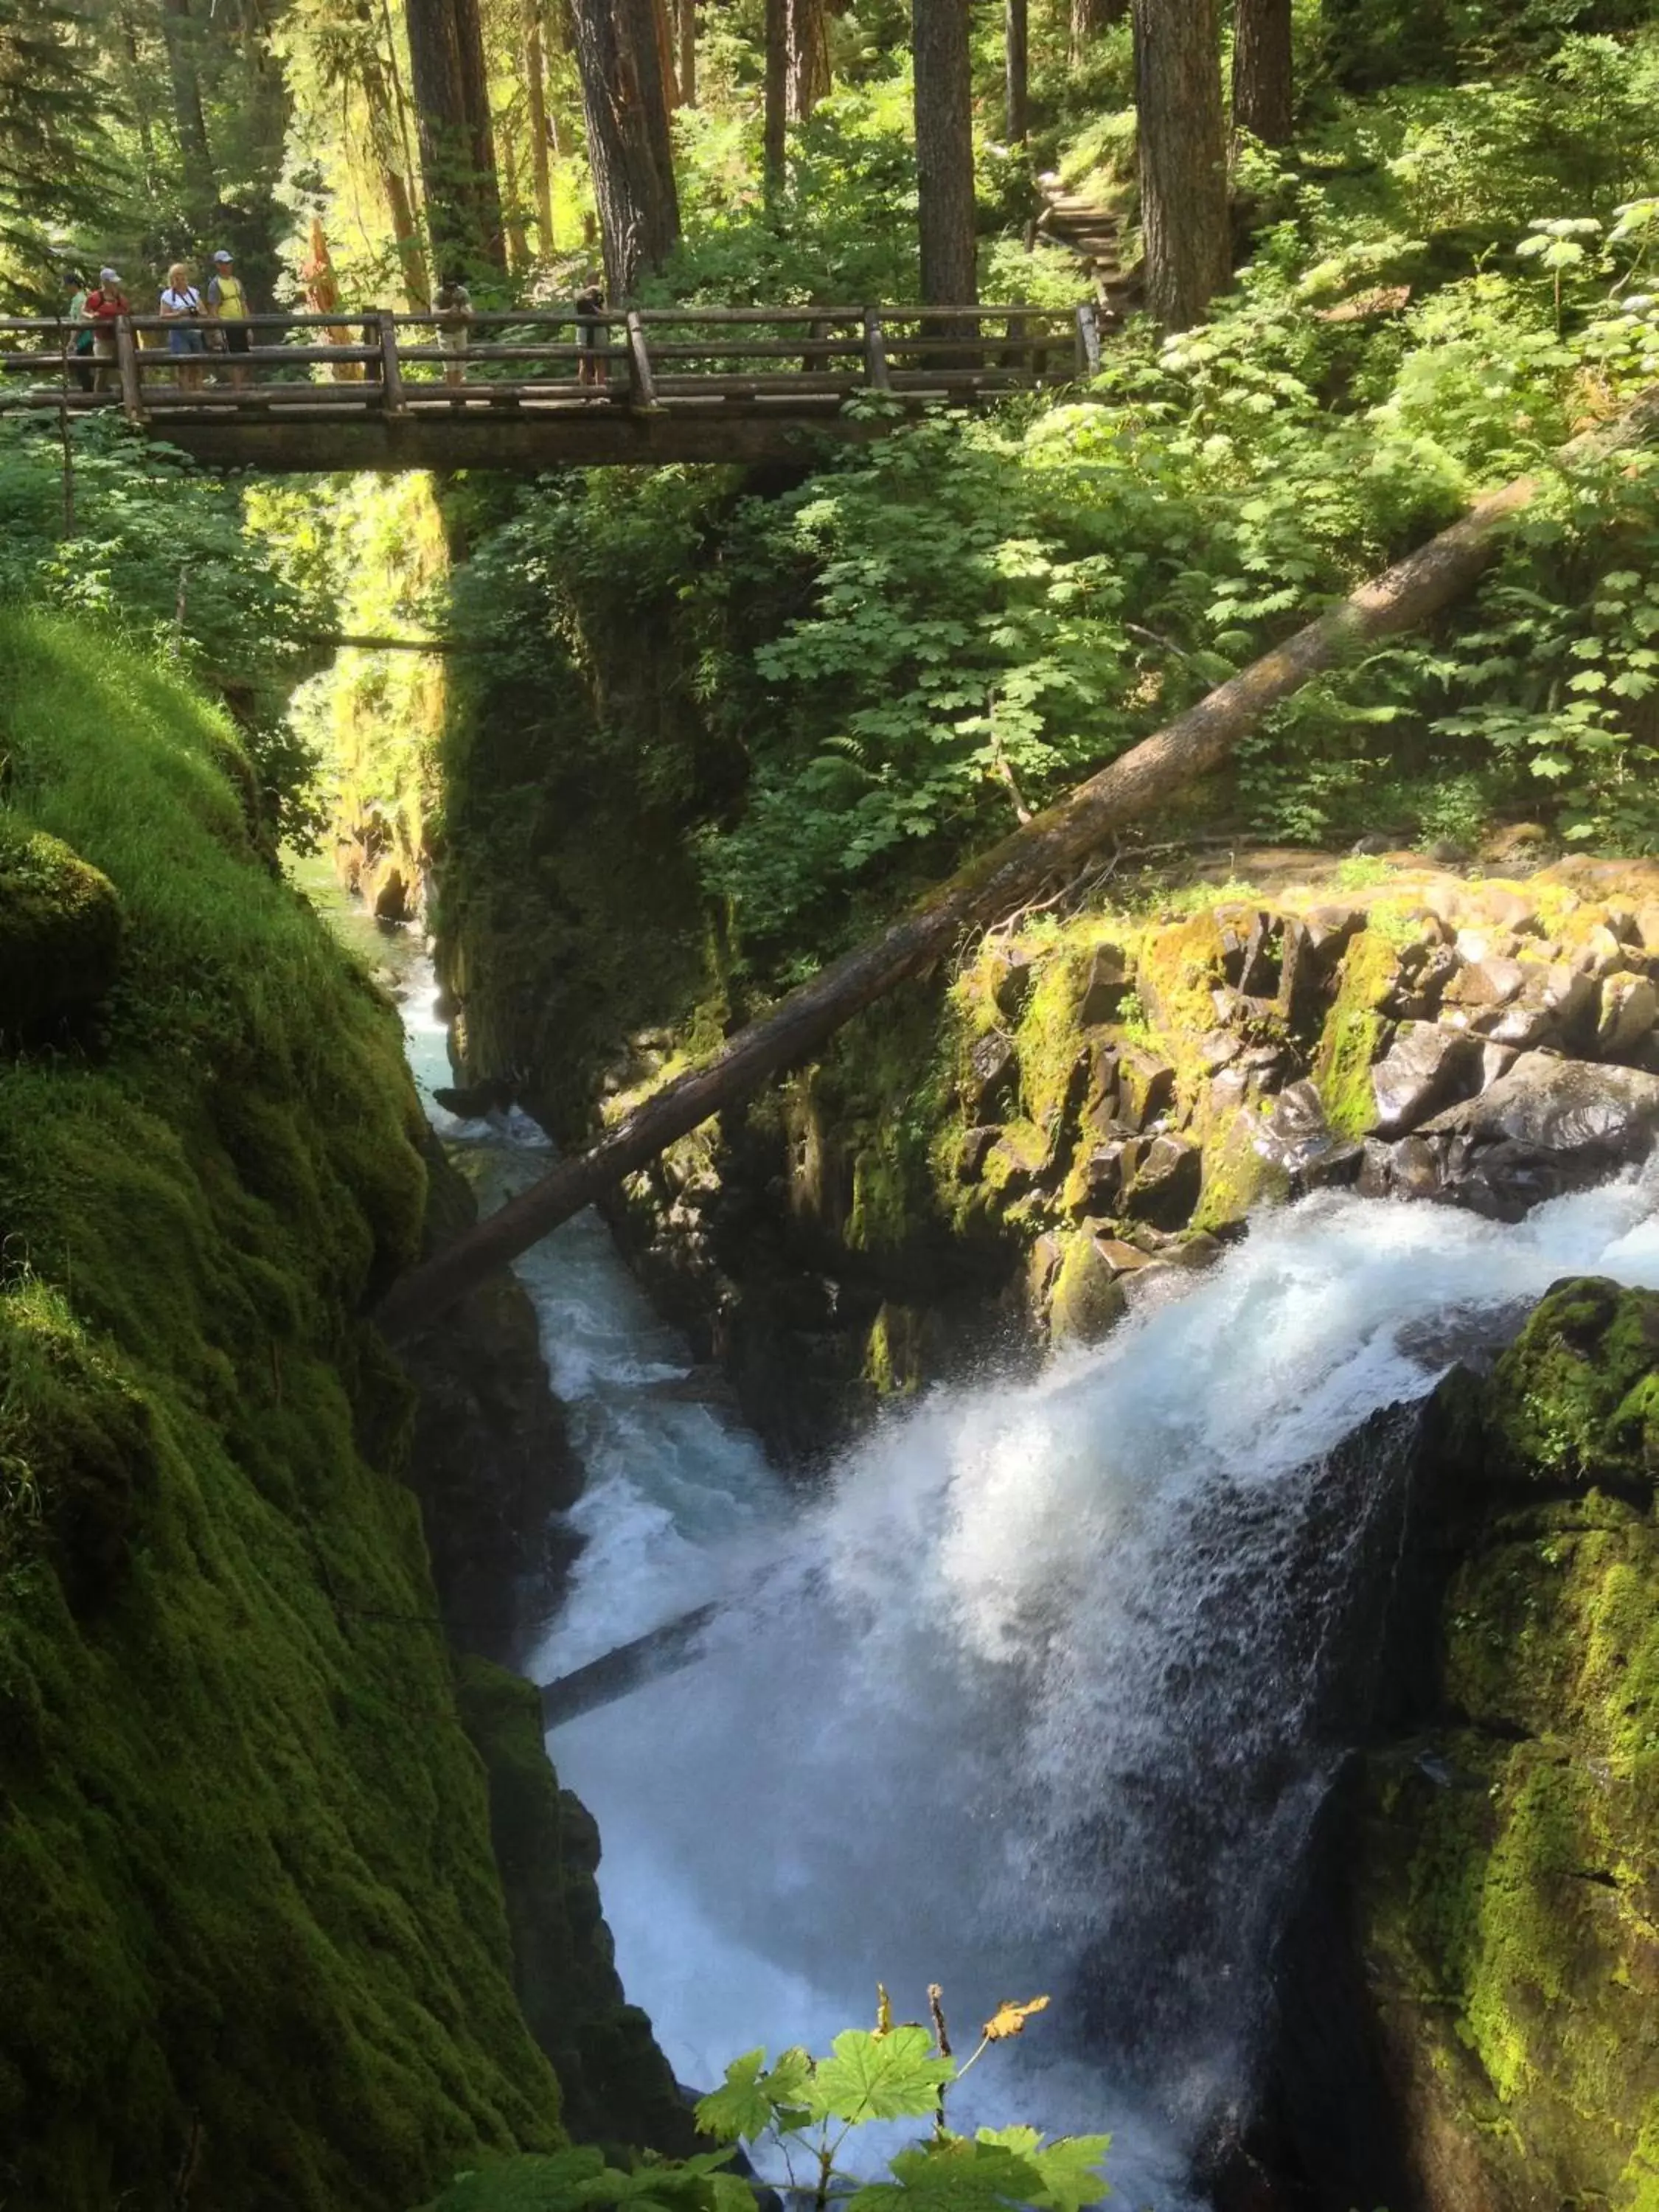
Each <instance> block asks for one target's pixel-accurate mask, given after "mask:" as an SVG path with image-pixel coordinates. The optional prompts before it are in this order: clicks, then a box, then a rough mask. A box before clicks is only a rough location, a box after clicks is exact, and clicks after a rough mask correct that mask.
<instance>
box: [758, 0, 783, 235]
mask: <svg viewBox="0 0 1659 2212" xmlns="http://www.w3.org/2000/svg"><path fill="white" fill-rule="evenodd" d="M765 23H766V109H765V114H764V117H763V124H762V133H761V167H762V171H763V175H764V178H765V183H766V195H767V197H768V198H769V199H770V198H771V197H773V196H774V195H775V193H777V192H779V191H781V190H782V189H783V171H784V161H785V157H786V154H787V147H788V137H789V0H766V16H765Z"/></svg>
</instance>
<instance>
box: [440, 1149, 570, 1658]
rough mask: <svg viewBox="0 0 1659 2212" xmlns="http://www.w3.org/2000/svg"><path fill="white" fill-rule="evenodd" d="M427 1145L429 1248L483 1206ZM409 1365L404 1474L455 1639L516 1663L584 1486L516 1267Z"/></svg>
mask: <svg viewBox="0 0 1659 2212" xmlns="http://www.w3.org/2000/svg"><path fill="white" fill-rule="evenodd" d="M423 1151H424V1154H425V1158H426V1163H427V1174H428V1184H427V1192H428V1197H427V1220H426V1237H425V1245H426V1249H427V1250H428V1251H433V1250H436V1249H439V1248H441V1246H442V1245H443V1244H444V1243H447V1242H448V1240H449V1238H450V1237H453V1236H455V1235H457V1234H459V1231H461V1230H462V1229H464V1228H466V1227H469V1226H470V1225H471V1223H472V1222H473V1221H474V1220H475V1219H476V1218H477V1208H476V1206H475V1205H474V1202H473V1197H472V1192H471V1188H470V1186H469V1185H468V1184H467V1183H466V1182H465V1180H464V1178H463V1177H462V1176H460V1175H459V1174H458V1173H457V1171H456V1170H455V1169H454V1168H453V1166H451V1164H450V1163H449V1161H448V1160H447V1158H446V1157H445V1155H444V1152H443V1148H442V1146H441V1145H440V1144H439V1143H438V1141H437V1139H436V1138H435V1137H431V1136H428V1138H427V1139H426V1141H425V1144H424V1146H423ZM407 1364H408V1367H409V1371H410V1376H411V1378H412V1379H413V1381H414V1383H415V1386H416V1410H415V1422H414V1431H413V1435H412V1437H411V1439H410V1474H409V1480H410V1486H411V1487H412V1488H413V1489H414V1490H415V1492H416V1494H417V1495H418V1497H419V1498H420V1501H421V1513H422V1522H423V1523H424V1526H425V1529H426V1540H427V1547H428V1550H429V1552H430V1553H431V1555H432V1577H433V1581H434V1582H435V1584H436V1585H437V1589H438V1595H439V1599H440V1601H441V1605H442V1607H443V1613H444V1622H445V1626H446V1627H447V1629H448V1631H449V1634H450V1638H451V1640H452V1641H453V1643H455V1644H459V1646H460V1648H461V1649H462V1650H467V1651H475V1652H478V1653H481V1654H482V1655H483V1656H484V1657H486V1658H489V1659H495V1660H499V1661H500V1662H501V1663H503V1664H504V1665H511V1664H513V1663H514V1662H516V1661H517V1660H518V1659H519V1658H520V1656H521V1655H522V1652H523V1650H524V1647H525V1644H526V1641H527V1640H528V1638H530V1636H531V1635H532V1633H533V1632H534V1630H535V1628H536V1627H537V1626H538V1624H539V1623H540V1622H542V1621H544V1620H545V1619H546V1617H547V1614H548V1612H549V1610H550V1607H551V1606H552V1604H553V1603H554V1601H555V1599H556V1595H557V1591H558V1589H559V1586H560V1583H561V1582H562V1577H563V1571H564V1569H565V1567H566V1565H568V1557H569V1553H568V1540H567V1539H564V1538H562V1537H560V1536H558V1535H557V1534H556V1532H555V1531H553V1530H552V1529H551V1528H550V1525H549V1524H550V1519H551V1516H553V1515H555V1514H556V1513H561V1512H562V1511H563V1510H565V1509H566V1508H567V1507H568V1506H570V1505H574V1503H575V1501H576V1499H577V1498H578V1497H580V1494H581V1486H582V1471H581V1466H580V1462H579V1460H578V1459H577V1456H576V1454H575V1452H574V1449H573V1447H572V1445H571V1443H570V1440H569V1437H568V1434H567V1431H566V1428H565V1422H564V1413H563V1408H562V1407H561V1406H560V1404H559V1402H558V1401H557V1400H556V1398H555V1397H554V1396H553V1394H552V1391H551V1389H550V1385H549V1382H548V1374H547V1364H546V1362H545V1360H544V1358H543V1357H542V1349H541V1337H540V1329H539V1325H538V1322H537V1318H536V1312H535V1309H534V1307H533V1306H532V1304H531V1302H530V1299H529V1297H528V1296H527V1295H526V1292H525V1291H524V1289H523V1287H522V1285H520V1282H519V1281H518V1279H517V1278H516V1277H515V1276H513V1275H512V1274H510V1273H507V1272H506V1271H505V1270H504V1271H503V1272H502V1273H501V1274H499V1275H497V1276H495V1277H494V1278H492V1279H491V1280H490V1281H489V1282H488V1283H486V1284H485V1285H483V1288H482V1289H481V1290H478V1291H474V1292H472V1293H471V1296H470V1297H466V1298H465V1299H464V1300H463V1301H462V1302H461V1304H459V1306H458V1307H457V1308H455V1309H454V1310H453V1312H451V1313H450V1314H447V1315H446V1316H444V1317H443V1319H441V1321H440V1322H438V1323H437V1324H436V1325H435V1327H434V1328H430V1329H428V1331H427V1332H426V1333H425V1334H423V1335H422V1337H421V1338H419V1339H418V1340H416V1343H415V1344H413V1345H412V1346H410V1352H409V1356H408V1363H407Z"/></svg>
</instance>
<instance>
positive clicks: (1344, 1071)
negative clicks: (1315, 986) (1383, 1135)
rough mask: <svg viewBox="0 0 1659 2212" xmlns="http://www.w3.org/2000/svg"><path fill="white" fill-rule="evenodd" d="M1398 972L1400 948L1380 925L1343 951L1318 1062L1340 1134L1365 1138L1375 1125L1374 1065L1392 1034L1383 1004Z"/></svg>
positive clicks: (1318, 1079) (1329, 1113) (1329, 1115)
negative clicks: (1372, 1076)
mask: <svg viewBox="0 0 1659 2212" xmlns="http://www.w3.org/2000/svg"><path fill="white" fill-rule="evenodd" d="M1399 973H1400V955H1399V952H1398V950H1397V949H1396V947H1395V945H1394V944H1393V942H1392V941H1391V939H1389V935H1388V933H1386V932H1385V931H1383V930H1381V929H1375V928H1372V929H1362V930H1361V931H1360V932H1359V933H1358V936H1357V937H1355V938H1353V939H1352V940H1351V941H1350V943H1349V945H1348V948H1347V951H1346V952H1345V953H1344V954H1343V956H1342V965H1341V968H1340V971H1339V974H1338V978H1337V986H1336V997H1335V1000H1334V1004H1333V1005H1332V1007H1331V1010H1330V1012H1329V1013H1328V1015H1327V1016H1326V1018H1325V1024H1324V1028H1323V1030H1322V1035H1321V1037H1320V1041H1319V1048H1318V1050H1317V1052H1316V1054H1315V1056H1314V1063H1313V1079H1314V1082H1315V1084H1316V1085H1317V1086H1318V1090H1319V1095H1320V1097H1321V1098H1322V1100H1323V1101H1324V1106H1325V1118H1326V1120H1327V1121H1328V1122H1329V1123H1330V1125H1331V1127H1332V1128H1333V1129H1334V1130H1335V1131H1336V1132H1337V1133H1338V1134H1339V1135H1341V1136H1345V1137H1363V1136H1365V1135H1367V1134H1368V1133H1370V1131H1371V1130H1372V1129H1374V1128H1375V1127H1376V1123H1377V1105H1376V1092H1375V1091H1374V1090H1373V1088H1372V1085H1371V1068H1372V1066H1373V1064H1374V1063H1375V1062H1376V1060H1378V1059H1379V1058H1380V1057H1381V1056H1382V1053H1383V1048H1384V1045H1385V1044H1386V1042H1387V1039H1388V1036H1389V1029H1390V1024H1389V1021H1388V1019H1387V1018H1386V1016H1385V1015H1384V1013H1383V1006H1384V1005H1385V1003H1386V1002H1387V1000H1388V998H1389V993H1390V992H1391V991H1392V990H1393V989H1394V987H1395V982H1396V981H1397V979H1398V976H1399Z"/></svg>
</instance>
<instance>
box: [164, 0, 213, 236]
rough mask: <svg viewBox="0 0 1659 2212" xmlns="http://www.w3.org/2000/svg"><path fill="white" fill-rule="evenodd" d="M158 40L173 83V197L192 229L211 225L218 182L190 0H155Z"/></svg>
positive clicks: (199, 229) (201, 229) (203, 228)
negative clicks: (179, 185) (177, 173)
mask: <svg viewBox="0 0 1659 2212" xmlns="http://www.w3.org/2000/svg"><path fill="white" fill-rule="evenodd" d="M161 38H162V42H163V44H164V45H165V46H166V47H167V75H168V76H169V77H170V78H171V80H172V82H173V121H174V124H175V125H176V127H177V130H178V133H179V162H180V165H181V167H182V170H183V186H184V189H183V191H182V192H181V193H180V195H179V197H180V199H181V200H182V202H183V204H184V207H185V212H186V214H187V215H188V216H189V217H190V219H191V223H192V225H193V226H194V228H196V229H197V230H198V231H205V230H207V229H209V228H210V227H211V225H212V222H213V216H214V212H215V210H216V208H217V207H218V204H219V184H218V179H217V177H216V174H215V172H214V167H213V149H212V147H211V146H210V143H208V130H207V117H206V115H205V113H204V111H203V107H202V80H201V75H200V70H199V65H198V57H197V30H196V25H195V23H194V22H193V21H192V20H191V12H190V0H161Z"/></svg>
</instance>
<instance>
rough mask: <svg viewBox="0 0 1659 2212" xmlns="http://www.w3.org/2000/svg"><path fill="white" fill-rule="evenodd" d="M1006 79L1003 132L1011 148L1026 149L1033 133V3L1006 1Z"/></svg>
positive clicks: (1015, 0) (1004, 52) (1004, 35)
mask: <svg viewBox="0 0 1659 2212" xmlns="http://www.w3.org/2000/svg"><path fill="white" fill-rule="evenodd" d="M1003 63H1004V66H1003V75H1004V78H1005V81H1006V99H1005V106H1004V116H1003V128H1004V130H1005V131H1006V133H1007V138H1008V143H1009V144H1010V145H1011V146H1023V145H1024V143H1025V140H1026V136H1027V132H1028V130H1029V122H1028V110H1029V107H1030V98H1029V95H1030V80H1031V4H1030V0H1006V4H1005V9H1004V15H1003Z"/></svg>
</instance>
